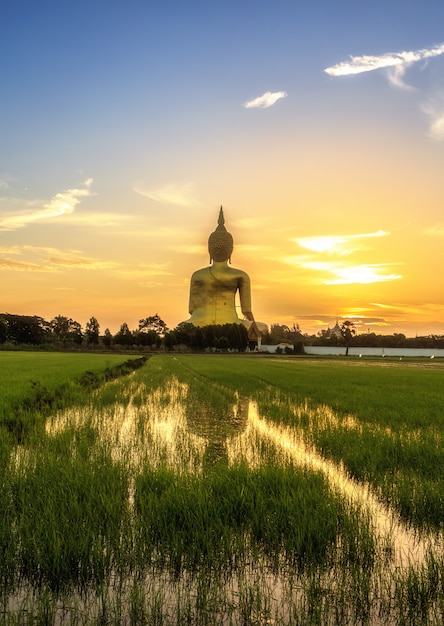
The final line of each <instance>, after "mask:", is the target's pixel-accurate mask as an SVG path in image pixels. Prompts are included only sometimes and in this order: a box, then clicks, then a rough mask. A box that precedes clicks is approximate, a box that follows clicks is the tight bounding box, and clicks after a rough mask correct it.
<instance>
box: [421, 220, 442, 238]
mask: <svg viewBox="0 0 444 626" xmlns="http://www.w3.org/2000/svg"><path fill="white" fill-rule="evenodd" d="M424 234H426V235H428V236H429V237H444V222H440V223H439V224H434V225H433V226H430V227H429V228H426V229H425V230H424Z"/></svg>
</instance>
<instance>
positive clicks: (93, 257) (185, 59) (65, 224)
mask: <svg viewBox="0 0 444 626" xmlns="http://www.w3.org/2000/svg"><path fill="white" fill-rule="evenodd" d="M443 24H444V3H442V2H436V0H433V1H432V0H402V1H391V0H384V1H382V0H375V1H373V2H356V1H354V2H350V1H348V0H344V1H343V0H338V1H337V2H332V1H331V0H325V1H319V0H318V1H314V2H305V3H300V2H296V0H274V1H273V2H272V1H271V0H268V1H263V0H254V1H253V0H224V1H223V2H212V1H211V0H205V1H204V0H202V1H201V0H197V1H196V0H189V2H183V1H182V0H163V1H162V2H153V1H151V0H119V1H117V0H88V2H86V1H85V0H76V1H75V2H74V1H73V0H72V1H66V2H65V1H61V0H57V2H56V1H52V0H43V1H42V2H35V0H16V1H14V2H8V3H6V4H4V6H3V8H2V28H1V37H0V63H1V99H0V312H8V313H15V314H20V315H39V316H42V317H44V318H45V319H47V320H50V319H52V318H53V317H54V316H56V315H58V314H61V315H66V316H67V317H72V318H73V319H75V320H76V321H78V322H80V323H81V324H82V326H84V325H85V323H86V322H87V321H88V319H89V318H90V317H91V316H95V317H96V318H97V319H98V321H99V323H100V326H101V331H102V332H103V331H104V329H105V328H106V327H108V328H110V330H111V332H113V333H115V332H117V331H118V330H119V327H120V325H121V324H122V323H123V322H126V323H127V324H128V325H129V327H130V328H131V329H135V328H137V326H138V321H139V319H141V318H144V317H147V316H149V315H154V314H155V313H158V314H159V315H160V316H161V318H162V319H163V320H164V321H165V322H166V323H167V325H168V326H169V327H170V328H174V326H176V325H177V324H178V323H179V322H181V321H183V320H185V319H187V317H188V291H189V280H190V276H191V274H192V272H193V271H194V270H196V269H198V268H200V267H204V266H205V265H208V263H209V257H208V252H207V239H208V236H209V234H210V232H211V231H213V230H214V229H215V227H216V225H217V217H218V212H219V207H220V206H221V205H222V206H223V208H224V213H225V219H226V227H227V229H228V230H229V231H230V232H231V233H232V235H233V237H234V242H235V249H234V253H233V257H232V263H233V266H234V267H239V268H241V269H243V270H245V271H246V272H247V273H248V274H249V275H250V277H251V281H252V299H253V312H254V315H255V317H256V319H257V320H259V321H263V322H266V323H267V324H269V325H270V324H273V323H279V324H288V325H292V324H293V323H298V324H299V325H300V327H301V330H302V332H304V333H305V332H306V333H313V332H318V331H319V330H321V329H324V328H327V327H328V326H333V325H334V324H335V322H336V318H339V321H341V320H342V319H353V320H354V321H355V323H356V324H357V328H358V332H367V331H368V330H370V332H372V331H374V332H376V333H378V334H391V333H393V332H401V333H405V334H406V335H407V336H415V335H417V334H418V335H428V334H431V333H434V334H444V285H443V282H444V280H443V274H444V252H443V249H444V29H443Z"/></svg>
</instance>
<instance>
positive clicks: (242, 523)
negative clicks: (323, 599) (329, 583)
mask: <svg viewBox="0 0 444 626" xmlns="http://www.w3.org/2000/svg"><path fill="white" fill-rule="evenodd" d="M135 506H136V511H137V515H138V535H139V537H140V540H141V542H142V545H143V546H144V550H143V556H142V560H143V561H146V560H147V559H154V561H155V562H156V563H157V564H159V563H160V564H161V565H162V566H167V567H169V568H171V569H172V570H173V571H174V572H175V573H176V574H179V573H180V572H181V571H182V570H183V569H186V570H192V571H195V570H196V569H197V568H199V567H202V566H204V565H206V566H211V567H214V568H216V569H218V570H220V569H227V568H228V569H230V568H231V567H232V566H233V564H235V563H240V564H243V563H245V561H246V560H247V559H248V558H249V556H250V555H251V554H255V555H256V557H257V558H260V554H263V555H266V557H267V558H268V559H269V560H270V562H271V563H274V564H277V563H279V562H280V560H281V559H282V558H283V559H284V561H286V562H287V563H290V564H292V565H294V566H297V567H298V568H303V567H304V566H305V564H309V563H311V564H313V563H322V562H326V561H327V560H328V559H329V558H330V556H331V554H332V552H334V550H333V548H334V547H335V546H336V544H337V543H338V542H339V541H340V542H341V544H342V550H343V554H344V555H346V556H345V557H344V558H345V560H346V561H347V562H348V563H349V562H353V561H356V560H358V559H359V560H361V561H362V559H364V560H365V562H366V563H367V564H369V565H371V563H372V558H373V549H374V546H373V543H372V539H371V533H370V530H369V528H368V526H367V527H366V533H365V532H363V531H362V528H363V527H365V520H364V519H363V518H362V517H361V518H359V519H358V518H357V517H356V518H353V517H352V516H350V514H349V510H348V507H347V506H346V504H345V503H344V502H342V501H341V500H340V499H339V498H337V497H335V496H334V495H333V494H332V493H331V492H330V490H329V487H328V485H327V483H326V481H325V480H324V478H323V477H322V476H321V475H320V474H316V473H313V472H309V471H308V470H306V469H303V468H296V467H292V466H288V467H285V468H283V467H273V466H269V467H263V468H258V469H255V470H252V469H249V468H247V467H246V466H245V465H240V466H237V467H231V468H228V467H226V466H224V465H221V466H218V467H217V471H213V472H210V473H208V474H206V475H203V476H196V475H192V474H178V473H177V472H174V471H171V470H167V469H163V470H158V471H153V470H150V471H145V472H143V473H142V474H141V475H140V476H138V477H137V478H136V492H135ZM364 535H366V538H367V542H364V541H362V542H359V543H357V541H356V538H357V537H360V538H361V539H362V537H363V536H364Z"/></svg>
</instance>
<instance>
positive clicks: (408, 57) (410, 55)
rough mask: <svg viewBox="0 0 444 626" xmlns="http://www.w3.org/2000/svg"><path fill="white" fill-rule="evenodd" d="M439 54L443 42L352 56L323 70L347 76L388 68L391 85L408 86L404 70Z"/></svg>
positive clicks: (443, 50)
mask: <svg viewBox="0 0 444 626" xmlns="http://www.w3.org/2000/svg"><path fill="white" fill-rule="evenodd" d="M441 54H444V44H440V45H439V46H436V47H434V48H423V49H422V50H414V51H404V52H388V53H386V54H382V55H380V56H373V55H363V56H352V57H350V60H349V61H343V62H341V63H338V64H337V65H333V66H331V67H327V68H326V69H325V70H324V72H326V73H327V74H328V75H329V76H349V75H351V74H362V73H363V72H372V71H374V70H380V69H388V70H389V73H388V76H389V80H390V82H391V83H392V84H393V85H395V86H397V87H402V88H409V87H408V85H406V84H405V83H404V82H403V80H402V76H403V75H404V72H405V70H406V69H407V68H408V67H409V66H410V65H412V64H413V63H416V62H417V61H422V60H424V59H430V58H433V57H437V56H440V55H441Z"/></svg>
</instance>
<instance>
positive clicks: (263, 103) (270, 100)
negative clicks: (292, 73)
mask: <svg viewBox="0 0 444 626" xmlns="http://www.w3.org/2000/svg"><path fill="white" fill-rule="evenodd" d="M286 97H287V92H286V91H274V92H271V91H267V92H266V93H264V94H262V96H259V97H258V98H254V99H253V100H249V101H248V102H245V104H244V107H245V108H246V109H268V107H271V106H273V104H276V102H277V101H278V100H280V99H281V98H286Z"/></svg>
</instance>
